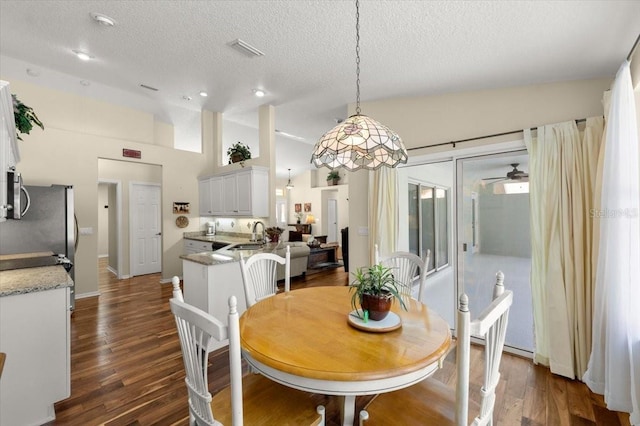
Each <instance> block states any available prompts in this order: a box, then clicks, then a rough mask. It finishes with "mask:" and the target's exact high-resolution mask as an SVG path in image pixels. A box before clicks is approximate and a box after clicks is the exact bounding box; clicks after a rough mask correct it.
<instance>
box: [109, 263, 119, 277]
mask: <svg viewBox="0 0 640 426" xmlns="http://www.w3.org/2000/svg"><path fill="white" fill-rule="evenodd" d="M107 271H109V272H111V273H112V274H113V275H115V276H116V277H117V276H118V271H116V270H115V269H113V268H112V267H111V266H108V265H107Z"/></svg>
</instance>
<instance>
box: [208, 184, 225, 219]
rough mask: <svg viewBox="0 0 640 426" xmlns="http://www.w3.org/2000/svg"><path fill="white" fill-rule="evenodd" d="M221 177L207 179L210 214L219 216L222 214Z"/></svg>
mask: <svg viewBox="0 0 640 426" xmlns="http://www.w3.org/2000/svg"><path fill="white" fill-rule="evenodd" d="M223 188H224V186H223V179H222V176H214V177H212V178H209V194H210V195H209V196H210V197H211V214H212V215H214V216H219V215H221V214H224V199H223V198H222V196H223V194H224V191H223Z"/></svg>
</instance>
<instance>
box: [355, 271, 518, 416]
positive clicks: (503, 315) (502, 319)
mask: <svg viewBox="0 0 640 426" xmlns="http://www.w3.org/2000/svg"><path fill="white" fill-rule="evenodd" d="M459 302H460V303H459V306H458V342H457V349H456V373H457V379H456V389H455V390H453V389H451V388H449V387H447V386H446V385H445V384H443V383H441V382H438V381H437V380H435V379H426V380H423V381H422V382H420V383H418V384H416V385H413V386H411V387H408V388H405V389H401V390H399V391H395V392H389V393H384V394H380V395H378V396H376V397H375V398H374V399H373V400H372V401H371V402H370V403H369V404H368V405H367V406H366V407H365V409H364V410H363V411H361V412H360V426H363V425H365V424H366V426H375V425H391V424H397V425H425V424H428V425H456V426H466V425H467V424H468V417H469V358H470V352H471V343H470V342H471V339H470V336H471V335H473V336H476V337H483V338H484V339H485V348H484V361H485V362H484V381H483V384H482V388H481V389H480V392H479V393H480V395H481V398H482V399H481V405H480V406H477V404H475V403H471V405H472V410H471V412H472V413H474V414H475V413H478V414H477V416H475V418H474V420H473V422H472V423H471V424H473V425H492V424H493V408H494V405H495V399H496V395H495V394H496V387H497V385H498V381H499V380H500V371H499V368H500V360H501V359H502V350H503V348H504V339H505V334H506V331H507V322H508V318H509V308H510V306H511V303H512V302H513V293H512V292H511V291H510V290H506V291H505V290H504V275H503V274H502V272H498V273H497V279H496V285H495V286H494V291H493V301H492V302H491V304H490V305H489V306H488V307H487V308H486V309H485V310H484V311H483V312H482V314H480V316H479V317H478V318H477V319H475V320H473V321H470V319H469V318H470V314H469V307H468V306H469V303H468V302H469V299H468V298H467V295H466V294H462V295H461V296H460V300H459Z"/></svg>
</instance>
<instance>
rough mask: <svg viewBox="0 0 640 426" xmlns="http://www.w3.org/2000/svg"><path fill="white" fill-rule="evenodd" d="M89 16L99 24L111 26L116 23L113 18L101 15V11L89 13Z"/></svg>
mask: <svg viewBox="0 0 640 426" xmlns="http://www.w3.org/2000/svg"><path fill="white" fill-rule="evenodd" d="M90 15H91V18H92V19H93V20H94V21H96V22H97V23H98V24H100V25H104V26H105V27H113V26H115V25H116V21H115V19H113V18H110V17H108V16H107V15H103V14H102V13H90Z"/></svg>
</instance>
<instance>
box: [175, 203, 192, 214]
mask: <svg viewBox="0 0 640 426" xmlns="http://www.w3.org/2000/svg"><path fill="white" fill-rule="evenodd" d="M190 212H191V203H187V202H184V201H174V202H173V214H185V213H186V214H189V213H190Z"/></svg>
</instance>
